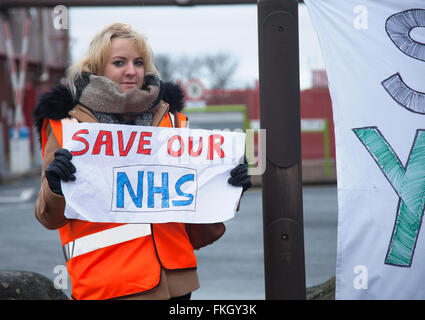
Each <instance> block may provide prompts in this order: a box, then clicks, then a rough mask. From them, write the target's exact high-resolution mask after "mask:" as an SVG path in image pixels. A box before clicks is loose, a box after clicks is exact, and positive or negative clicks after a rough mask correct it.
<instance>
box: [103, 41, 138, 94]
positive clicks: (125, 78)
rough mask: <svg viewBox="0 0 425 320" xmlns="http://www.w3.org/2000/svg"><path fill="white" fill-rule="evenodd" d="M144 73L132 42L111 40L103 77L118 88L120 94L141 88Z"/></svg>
mask: <svg viewBox="0 0 425 320" xmlns="http://www.w3.org/2000/svg"><path fill="white" fill-rule="evenodd" d="M144 74H145V71H144V68H143V58H142V57H141V55H140V52H139V51H138V50H137V47H136V45H135V43H134V41H132V40H129V39H112V42H111V54H110V56H109V59H108V60H107V62H106V66H105V69H104V71H103V76H104V77H106V78H108V79H110V80H112V81H113V82H115V83H116V84H118V85H119V86H120V89H121V91H122V92H126V91H128V90H130V89H134V88H141V87H142V84H143V77H144Z"/></svg>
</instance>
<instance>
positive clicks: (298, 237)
mask: <svg viewBox="0 0 425 320" xmlns="http://www.w3.org/2000/svg"><path fill="white" fill-rule="evenodd" d="M258 37H259V41H258V48H259V66H260V73H259V84H260V121H261V128H263V129H266V132H267V133H266V135H267V150H266V159H267V161H266V166H267V167H266V171H265V172H264V174H263V177H262V185H263V230H264V266H265V288H266V299H305V298H306V288H305V263H304V226H303V209H302V208H303V203H302V179H301V124H300V84H299V48H298V2H297V1H296V0H258Z"/></svg>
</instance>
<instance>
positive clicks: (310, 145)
mask: <svg viewBox="0 0 425 320" xmlns="http://www.w3.org/2000/svg"><path fill="white" fill-rule="evenodd" d="M312 84H313V86H312V87H311V88H309V89H306V90H302V91H301V96H300V99H301V101H300V104H301V131H302V134H301V154H302V166H303V168H302V169H303V182H304V183H335V182H336V168H335V135H334V124H333V115H332V102H331V97H330V94H329V89H328V79H327V75H326V71H325V70H314V71H313V81H312ZM204 99H205V104H206V107H204V108H199V109H192V108H186V109H185V110H184V111H183V112H186V113H187V114H188V116H189V123H190V126H191V127H195V128H204V129H223V128H228V129H230V130H233V129H235V128H241V129H246V128H251V129H259V128H260V106H259V86H258V82H256V83H255V86H254V87H253V88H248V89H238V90H227V89H214V90H207V92H206V93H205V98H204ZM220 106H221V107H222V109H223V110H222V111H223V112H220V113H219V112H218V109H219V107H220ZM242 109H244V110H245V111H244V112H245V117H246V118H244V115H242V114H243V110H242ZM236 113H239V117H238V115H237V114H236ZM238 125H239V126H238ZM255 150H256V152H257V148H255ZM260 178H261V177H253V179H254V180H255V182H257V184H259V183H260Z"/></svg>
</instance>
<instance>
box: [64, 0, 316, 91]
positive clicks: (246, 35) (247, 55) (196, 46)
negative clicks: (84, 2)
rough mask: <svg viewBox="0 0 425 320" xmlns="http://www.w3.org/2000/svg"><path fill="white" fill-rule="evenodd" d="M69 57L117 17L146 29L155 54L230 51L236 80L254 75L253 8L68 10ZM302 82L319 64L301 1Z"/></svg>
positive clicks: (243, 80)
mask: <svg viewBox="0 0 425 320" xmlns="http://www.w3.org/2000/svg"><path fill="white" fill-rule="evenodd" d="M69 15H70V21H69V27H70V33H71V49H72V51H71V52H72V57H73V60H74V61H75V60H77V59H79V58H81V57H82V55H83V54H84V52H85V50H86V49H87V47H88V45H89V42H90V40H91V38H92V37H93V36H94V34H95V33H96V32H97V31H98V30H99V29H101V28H102V27H103V26H105V25H107V24H109V23H112V22H116V21H120V22H124V23H128V24H131V25H133V26H134V27H135V28H136V29H137V30H139V31H142V32H143V33H145V34H146V35H147V37H148V39H149V43H150V44H151V46H152V48H153V50H154V53H165V54H171V55H177V56H180V55H184V54H185V55H188V56H196V55H201V54H206V53H217V52H228V53H230V54H232V55H234V56H235V57H236V58H238V59H239V67H238V71H237V73H236V75H235V77H234V85H235V86H240V87H244V86H246V85H251V86H252V85H253V84H254V81H255V80H256V79H258V45H257V41H258V35H257V7H256V6H255V5H235V6H198V7H188V8H182V7H144V8H143V7H142V8H140V7H109V8H108V7H98V8H71V9H70V10H69ZM299 16H300V68H301V87H302V88H305V87H308V86H309V84H310V69H311V68H323V62H322V57H321V52H320V48H319V45H318V42H317V38H316V36H315V33H314V30H313V28H312V25H311V22H310V19H309V16H308V12H307V9H306V8H305V6H304V5H300V10H299Z"/></svg>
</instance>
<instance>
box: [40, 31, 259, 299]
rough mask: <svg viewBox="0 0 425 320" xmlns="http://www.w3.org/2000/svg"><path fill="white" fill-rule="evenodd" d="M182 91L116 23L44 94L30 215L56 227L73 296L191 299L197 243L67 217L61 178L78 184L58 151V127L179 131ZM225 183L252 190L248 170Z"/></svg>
mask: <svg viewBox="0 0 425 320" xmlns="http://www.w3.org/2000/svg"><path fill="white" fill-rule="evenodd" d="M182 100H183V94H182V91H181V89H180V88H179V87H178V86H177V85H175V84H172V83H163V82H162V81H161V80H160V79H159V75H158V72H157V70H156V68H155V66H154V64H153V54H152V51H151V49H150V47H149V45H148V43H147V41H146V39H145V37H144V36H143V35H142V34H140V33H138V32H136V31H134V30H133V29H132V28H131V27H130V26H128V25H125V24H122V23H114V24H112V25H109V26H107V27H105V28H104V29H103V30H101V31H100V32H99V33H98V34H97V35H96V36H95V37H94V39H93V40H92V42H91V44H90V47H89V49H88V52H87V54H86V56H85V58H83V59H82V60H81V61H80V62H79V63H77V64H76V65H74V66H73V67H71V68H70V69H69V70H68V84H67V86H64V85H58V86H56V87H54V88H53V89H52V91H51V92H49V93H46V94H44V95H43V96H42V97H41V99H40V101H39V103H38V104H37V106H36V108H35V109H34V112H33V115H34V118H35V123H36V126H37V128H38V130H39V133H40V137H41V143H42V146H43V158H44V160H43V169H42V177H41V179H42V184H41V189H40V192H39V195H38V199H37V203H36V208H35V216H36V218H37V219H38V221H39V222H40V223H41V224H42V225H43V226H45V227H46V228H48V229H59V234H60V237H61V242H62V246H63V250H64V255H65V259H66V261H67V268H68V273H69V275H70V279H71V284H72V298H73V299H78V300H80V299H113V298H116V299H118V298H121V299H170V298H171V299H190V295H191V292H192V291H193V290H196V289H197V288H198V287H199V282H198V276H197V271H196V258H195V255H194V253H193V250H194V246H193V245H192V243H191V238H190V235H189V236H188V233H187V231H186V230H188V229H186V226H185V225H184V224H182V223H162V224H150V225H149V224H118V223H93V222H88V221H82V220H76V219H67V218H66V217H65V216H64V208H65V199H64V197H63V194H62V190H61V180H63V181H65V182H66V181H73V180H75V176H74V173H75V172H76V168H75V167H74V165H73V164H72V161H71V159H72V155H71V153H70V152H69V151H68V150H66V149H63V148H62V138H61V135H62V131H61V130H62V123H63V122H66V121H74V122H101V123H114V124H117V123H118V124H130V125H149V126H163V127H183V126H184V125H185V123H186V120H187V118H186V117H185V116H184V115H182V114H181V113H180V112H179V111H180V110H181V109H182V108H183V103H182ZM231 175H232V177H231V178H230V179H229V183H231V184H232V185H234V186H242V187H243V190H244V191H245V190H246V189H247V188H249V187H250V186H251V181H250V177H249V176H248V174H247V165H246V164H242V165H239V166H237V167H236V168H235V169H233V170H232V173H231Z"/></svg>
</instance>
